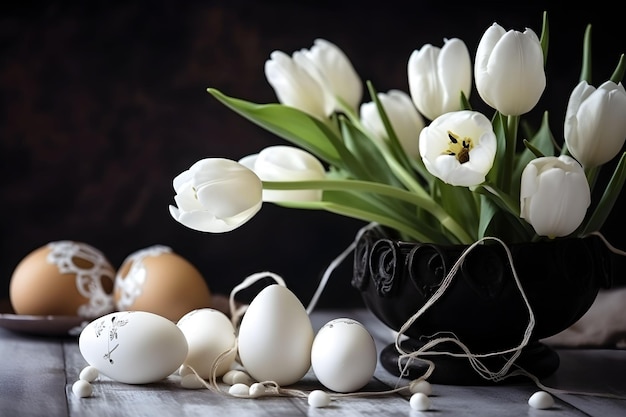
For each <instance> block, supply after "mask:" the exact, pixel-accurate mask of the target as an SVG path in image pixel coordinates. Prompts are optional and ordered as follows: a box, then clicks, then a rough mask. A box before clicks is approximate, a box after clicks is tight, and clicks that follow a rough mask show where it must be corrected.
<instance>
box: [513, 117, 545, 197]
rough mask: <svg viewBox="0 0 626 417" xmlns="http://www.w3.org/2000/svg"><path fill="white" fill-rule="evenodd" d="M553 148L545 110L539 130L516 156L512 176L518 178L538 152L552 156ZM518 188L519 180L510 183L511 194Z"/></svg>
mask: <svg viewBox="0 0 626 417" xmlns="http://www.w3.org/2000/svg"><path fill="white" fill-rule="evenodd" d="M554 148H555V147H554V136H552V131H551V130H550V124H549V122H548V112H545V113H544V114H543V119H542V122H541V126H540V127H539V130H538V131H537V132H536V133H535V136H533V137H532V139H530V140H529V141H528V145H527V146H526V148H525V149H524V150H523V151H522V152H519V153H518V155H517V157H516V160H515V171H514V172H513V178H517V179H520V178H521V177H522V171H524V168H526V165H528V163H529V162H530V161H532V160H533V159H535V158H537V157H538V155H539V154H541V155H547V156H553V155H554V152H555V149H554ZM519 188H520V183H519V181H518V182H516V183H513V184H511V191H510V193H511V195H514V196H517V195H519Z"/></svg>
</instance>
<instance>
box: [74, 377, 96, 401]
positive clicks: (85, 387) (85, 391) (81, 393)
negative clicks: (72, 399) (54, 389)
mask: <svg viewBox="0 0 626 417" xmlns="http://www.w3.org/2000/svg"><path fill="white" fill-rule="evenodd" d="M72 392H73V393H74V395H76V396H77V397H79V398H85V397H90V396H91V394H93V387H92V386H91V384H90V383H89V382H87V381H85V380H84V379H79V380H78V381H76V382H74V384H73V385H72Z"/></svg>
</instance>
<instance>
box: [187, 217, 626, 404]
mask: <svg viewBox="0 0 626 417" xmlns="http://www.w3.org/2000/svg"><path fill="white" fill-rule="evenodd" d="M375 226H377V224H376V223H370V224H368V225H366V226H365V227H363V228H361V229H360V230H359V231H358V233H357V236H356V238H355V240H354V241H353V242H352V243H351V244H350V245H349V246H348V248H346V249H345V250H344V251H343V252H342V253H341V254H340V255H339V256H338V257H337V258H335V259H334V260H333V261H332V262H331V263H330V264H329V266H328V267H327V269H326V271H325V272H324V274H323V276H322V279H321V280H320V283H319V284H318V288H317V289H316V292H315V294H314V296H313V297H312V299H311V302H310V303H309V306H308V307H307V313H308V314H310V313H311V312H312V311H313V309H314V308H315V305H316V304H317V302H318V300H319V298H320V296H321V294H322V292H323V290H324V288H325V286H326V284H327V283H328V280H329V278H330V275H331V274H332V272H333V271H334V270H335V269H336V268H337V266H338V265H340V264H341V262H343V260H345V258H346V257H347V256H348V255H349V254H350V253H351V252H352V251H353V250H354V248H355V247H356V242H357V241H358V240H359V239H360V238H361V236H362V235H363V234H364V233H365V232H366V231H368V230H370V229H372V228H373V227H375ZM591 234H593V235H597V236H599V237H600V238H601V239H602V241H603V242H604V243H605V244H606V246H607V247H608V248H609V250H611V251H612V252H614V253H617V254H620V255H624V256H626V252H624V251H621V250H619V249H617V248H615V247H613V246H611V245H610V244H609V243H608V241H607V240H606V239H605V238H604V236H602V235H601V234H600V233H599V232H594V233H591ZM487 240H494V241H496V242H498V243H499V244H501V245H502V246H503V248H504V250H505V251H506V254H507V258H508V260H509V264H510V268H511V272H512V274H513V279H514V280H515V284H516V285H517V288H518V289H519V292H520V296H521V297H522V299H523V300H524V303H525V304H526V307H527V309H528V316H529V317H528V325H527V327H526V330H525V331H524V335H523V337H522V340H521V342H520V343H519V345H517V346H515V347H512V348H510V349H505V350H501V351H497V352H490V353H482V354H474V353H472V352H471V351H470V350H469V348H468V347H467V346H466V345H465V344H464V343H462V342H461V341H460V340H459V339H458V338H457V337H456V336H455V335H453V337H438V338H436V339H433V340H430V341H429V342H427V343H425V344H424V345H423V346H422V347H421V348H419V349H418V350H416V351H405V350H404V349H403V348H402V346H401V344H400V341H401V339H402V336H403V335H404V332H406V330H407V329H408V328H409V327H410V326H411V325H412V324H413V323H415V321H416V320H417V319H418V318H419V317H420V316H421V315H422V314H424V312H426V310H428V308H430V307H431V306H432V305H433V304H434V303H435V302H436V301H437V300H438V299H439V298H440V297H441V296H442V295H443V294H444V292H445V291H446V290H447V288H448V287H449V285H450V283H451V282H452V279H453V278H454V276H455V274H456V272H457V271H458V269H459V268H460V266H461V264H462V263H463V261H464V259H465V258H466V257H467V255H468V254H469V252H470V251H472V250H473V249H474V248H475V247H476V246H477V245H479V244H482V243H483V242H485V241H487ZM264 277H270V278H272V279H274V280H275V281H276V282H277V283H278V284H279V285H282V286H284V287H286V284H285V281H284V279H283V278H282V277H280V276H279V275H277V274H274V273H272V272H267V271H265V272H259V273H255V274H252V275H250V276H248V277H247V278H245V279H244V280H243V281H242V282H241V283H240V284H239V285H237V286H236V287H234V288H233V290H232V291H231V293H230V298H229V306H230V311H231V320H232V323H233V325H234V326H235V328H237V327H238V323H239V318H240V317H241V316H243V314H244V313H245V311H246V310H247V308H248V305H241V306H240V307H238V308H237V306H236V303H235V294H236V293H237V292H239V291H240V290H242V289H244V288H247V287H249V286H250V285H252V284H253V283H255V282H256V281H258V280H260V279H261V278H264ZM534 325H535V316H534V313H533V310H532V307H531V305H530V303H529V301H528V299H527V297H526V294H525V292H524V289H523V287H522V284H521V282H520V280H519V277H518V276H517V271H516V270H515V266H514V263H513V256H512V254H511V251H510V249H509V248H508V246H507V245H506V244H505V243H504V242H503V241H502V240H500V239H498V238H495V237H484V238H482V239H480V240H478V241H476V242H474V243H473V244H472V245H470V246H469V247H468V248H467V249H466V250H465V251H463V253H462V254H461V256H460V257H459V259H457V261H456V262H455V263H454V265H453V266H452V268H451V269H450V271H449V273H448V274H447V275H446V277H445V278H444V280H443V281H442V283H441V285H440V286H439V288H438V289H437V291H435V293H434V294H433V295H432V296H431V298H430V299H429V300H428V301H427V302H426V303H425V304H424V305H423V306H422V307H421V308H420V309H419V310H418V311H417V312H416V313H415V314H413V315H412V316H411V317H410V318H409V319H408V320H407V321H406V322H405V323H404V324H403V325H402V326H401V328H400V330H399V331H398V332H397V335H396V338H395V347H396V349H397V351H398V353H399V354H400V355H399V358H398V367H399V370H400V377H399V378H398V383H399V382H400V380H401V379H402V378H403V376H405V375H407V368H408V366H409V365H410V362H411V361H412V360H420V361H422V362H425V363H427V364H428V369H427V370H426V371H425V373H424V374H423V375H422V376H420V377H418V378H416V379H414V380H413V381H411V382H410V383H409V384H406V385H402V386H398V385H396V387H395V388H392V389H389V390H383V391H358V392H349V393H338V392H327V394H328V396H329V397H330V398H331V399H335V398H340V397H365V396H367V397H372V396H384V395H390V394H394V393H398V392H402V391H407V393H410V387H411V384H413V383H415V382H418V381H424V380H427V379H428V377H430V375H432V372H433V371H434V369H435V364H434V362H433V361H431V360H429V359H426V357H427V356H430V355H449V356H454V357H465V358H467V359H468V360H469V362H470V364H471V366H472V368H473V369H474V370H475V371H476V372H477V373H478V374H479V375H481V376H482V377H483V378H485V379H487V380H491V381H494V382H498V381H502V380H504V379H505V378H508V377H512V376H519V375H522V376H526V377H528V378H530V379H531V380H532V381H533V382H534V383H535V384H536V386H537V387H539V388H540V389H543V390H544V391H546V392H549V393H552V394H573V395H586V396H595V397H604V398H614V399H626V398H625V397H624V396H620V395H614V394H610V393H596V392H580V391H569V390H561V389H557V388H551V387H548V386H546V385H544V384H542V383H541V382H540V381H539V379H538V378H537V377H536V376H535V375H533V374H532V373H530V372H528V371H526V370H524V369H523V368H521V367H519V366H518V365H516V364H515V360H516V359H517V358H518V357H519V355H520V354H521V353H522V349H523V348H524V347H525V346H526V345H527V344H528V341H529V340H530V336H531V334H532V330H533V328H534ZM446 342H452V343H455V344H457V345H458V346H459V347H460V348H461V349H462V350H463V352H464V353H454V352H447V351H431V350H430V349H431V348H433V347H435V346H436V345H438V344H440V343H446ZM237 349H238V338H235V342H234V344H233V346H231V347H230V348H229V349H227V350H226V351H224V352H222V353H221V354H220V355H219V356H218V357H217V359H216V360H215V363H214V364H213V366H212V369H211V377H210V378H209V380H208V381H207V380H205V379H203V378H202V377H200V375H198V373H197V372H196V370H195V369H193V367H191V366H188V367H189V369H190V370H191V371H192V372H193V373H194V374H195V375H196V377H197V378H198V380H199V381H200V382H201V383H202V384H203V385H204V386H205V387H206V388H208V389H209V390H211V391H213V392H217V393H220V394H223V395H228V396H231V397H235V398H249V399H254V398H259V396H258V395H246V394H237V395H235V394H231V393H230V392H228V391H225V390H223V389H222V388H221V387H220V385H219V384H218V381H217V370H218V368H219V367H220V364H221V363H222V361H223V360H224V359H225V358H227V357H228V356H229V355H230V354H231V353H232V352H233V351H237ZM509 353H512V355H511V357H510V358H509V359H508V360H507V361H506V363H505V364H504V365H503V366H502V367H501V368H500V369H499V370H497V371H492V370H490V369H489V368H488V367H487V366H486V365H485V364H484V363H483V362H482V361H481V358H486V357H491V356H501V355H506V354H509ZM402 362H405V365H404V366H403V365H402ZM512 366H515V367H516V369H514V370H513V371H511V372H509V371H510V369H511V367H512ZM259 384H262V385H263V387H264V389H265V391H264V393H263V394H262V395H261V397H264V396H288V397H304V398H306V397H308V395H309V394H310V393H309V392H306V391H304V390H299V389H291V388H283V387H281V386H280V385H279V384H278V383H277V382H275V381H269V380H268V381H262V382H259Z"/></svg>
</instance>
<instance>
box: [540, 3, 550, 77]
mask: <svg viewBox="0 0 626 417" xmlns="http://www.w3.org/2000/svg"><path fill="white" fill-rule="evenodd" d="M540 42H541V50H542V51H543V66H544V67H545V66H546V63H547V62H548V45H549V44H550V25H549V24H548V12H544V13H543V25H542V28H541V39H540Z"/></svg>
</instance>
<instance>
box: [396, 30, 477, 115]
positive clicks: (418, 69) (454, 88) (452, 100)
mask: <svg viewBox="0 0 626 417" xmlns="http://www.w3.org/2000/svg"><path fill="white" fill-rule="evenodd" d="M407 67H408V80H409V91H410V92H411V98H412V99H413V102H414V103H415V106H416V107H417V109H418V110H419V111H420V113H422V114H423V115H424V116H426V117H427V118H428V119H429V120H434V119H435V118H437V117H438V116H440V115H442V114H444V113H447V112H451V111H456V110H461V92H463V93H464V94H465V97H467V98H469V96H470V92H471V89H472V62H471V58H470V54H469V51H468V49H467V46H466V45H465V43H464V42H463V41H462V40H460V39H457V38H453V39H449V40H447V39H446V40H445V41H444V45H443V47H442V48H439V47H436V46H433V45H430V44H427V45H424V46H423V47H422V48H421V49H418V50H417V49H416V50H415V51H413V53H411V56H410V57H409V62H408V66H407Z"/></svg>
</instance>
